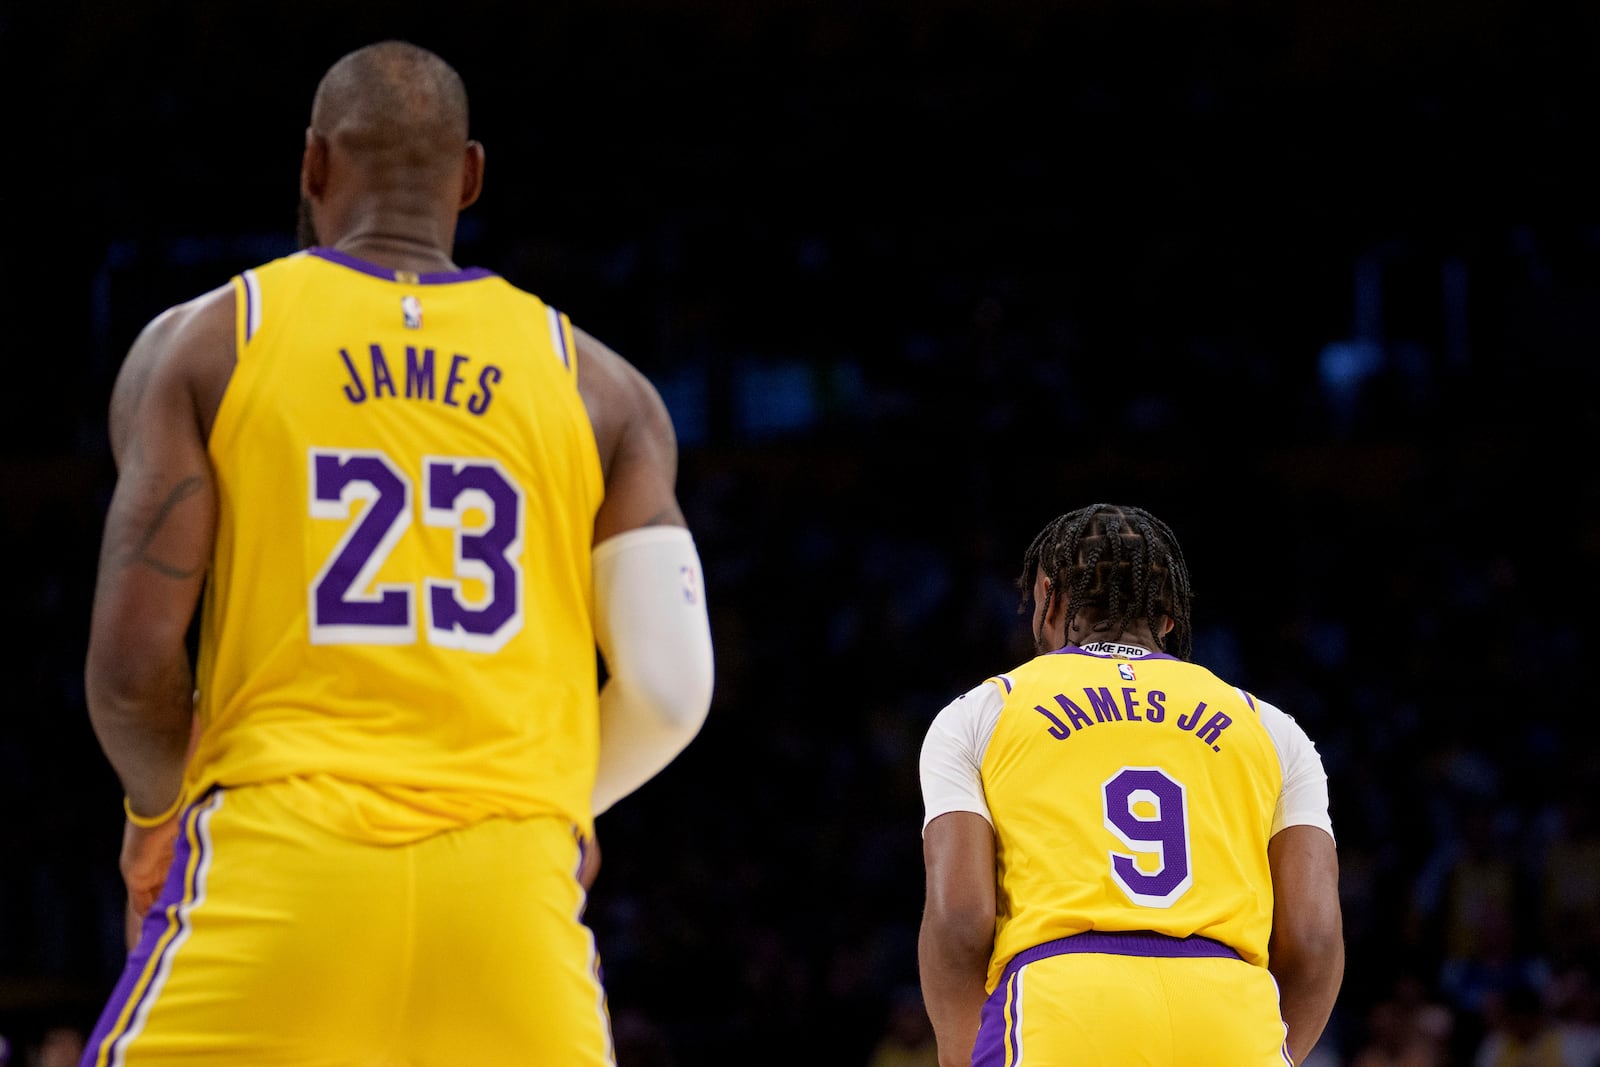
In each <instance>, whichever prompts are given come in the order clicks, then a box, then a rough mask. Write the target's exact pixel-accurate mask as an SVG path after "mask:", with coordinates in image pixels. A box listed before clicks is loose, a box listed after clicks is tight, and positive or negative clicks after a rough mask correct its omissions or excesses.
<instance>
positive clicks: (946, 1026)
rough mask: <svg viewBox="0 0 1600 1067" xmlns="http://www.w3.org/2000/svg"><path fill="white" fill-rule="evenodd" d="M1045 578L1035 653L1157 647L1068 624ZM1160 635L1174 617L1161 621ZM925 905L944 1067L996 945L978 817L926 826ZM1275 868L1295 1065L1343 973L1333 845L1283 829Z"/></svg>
mask: <svg viewBox="0 0 1600 1067" xmlns="http://www.w3.org/2000/svg"><path fill="white" fill-rule="evenodd" d="M1048 590H1049V581H1048V579H1046V578H1045V576H1044V575H1043V574H1042V573H1040V574H1038V575H1036V577H1035V581H1034V589H1033V604H1034V610H1033V634H1034V647H1035V649H1036V650H1037V652H1038V653H1039V654H1040V655H1045V654H1047V653H1049V652H1053V651H1055V650H1056V649H1058V648H1061V647H1062V646H1063V645H1065V644H1067V643H1068V641H1069V640H1070V641H1071V642H1072V643H1073V644H1082V643H1084V642H1085V641H1094V640H1100V641H1108V640H1109V641H1119V642H1123V643H1126V644H1137V645H1143V646H1144V647H1146V648H1154V647H1157V646H1156V643H1155V641H1153V640H1152V639H1151V635H1150V632H1149V629H1148V627H1137V628H1132V629H1129V630H1127V631H1124V632H1123V633H1122V634H1120V635H1113V634H1110V633H1106V632H1101V631H1099V630H1097V629H1096V628H1095V626H1094V624H1093V622H1092V620H1089V619H1087V618H1086V617H1085V615H1084V613H1077V614H1075V615H1074V616H1073V617H1072V618H1071V620H1070V621H1069V619H1068V617H1067V615H1068V608H1067V604H1066V603H1065V598H1058V599H1054V600H1051V601H1050V609H1049V612H1048V614H1046V612H1045V604H1046V601H1047V600H1049V598H1047V597H1046V595H1045V594H1046V593H1047V592H1048ZM1165 624H1166V625H1165V629H1164V630H1163V632H1164V633H1165V632H1166V631H1167V630H1170V629H1171V626H1172V620H1171V619H1167V620H1165ZM922 851H923V863H924V866H925V868H926V873H927V902H926V905H925V907H924V911H923V917H922V929H921V933H920V936H919V938H918V942H917V955H918V968H919V971H920V976H921V981H922V993H923V999H924V1001H925V1003H926V1005H927V1009H928V1017H929V1019H930V1020H931V1021H932V1022H933V1030H934V1035H935V1037H936V1038H937V1041H938V1046H939V1063H940V1065H941V1067H964V1065H966V1064H969V1063H970V1062H971V1060H972V1050H973V1047H974V1045H975V1044H976V1042H977V1038H978V1023H979V1019H980V1012H981V1011H982V1008H983V1002H984V998H985V992H984V983H985V978H986V975H987V971H988V966H989V958H990V955H991V954H992V952H993V949H994V924H995V884H994V881H995V841H994V831H993V829H992V828H991V827H990V826H989V823H988V821H987V820H985V819H984V818H983V816H981V815H978V814H976V813H975V812H969V811H952V812H947V813H945V814H943V815H940V816H939V817H938V818H936V819H934V820H933V821H932V822H930V823H929V824H928V826H927V828H926V830H924V832H923V839H922ZM1267 862H1268V865H1269V867H1270V869H1271V871H1272V889H1273V904H1274V906H1273V914H1272V934H1271V939H1270V941H1269V943H1268V949H1269V961H1270V962H1269V964H1268V970H1270V971H1271V972H1272V975H1273V977H1274V978H1275V979H1276V980H1277V982H1278V987H1279V994H1280V1006H1281V1010H1282V1014H1283V1020H1284V1023H1285V1024H1286V1026H1287V1027H1288V1043H1289V1049H1290V1052H1291V1053H1292V1054H1293V1056H1294V1059H1295V1062H1297V1063H1299V1062H1302V1061H1304V1060H1305V1058H1306V1057H1307V1056H1309V1055H1310V1053H1311V1050H1312V1049H1313V1048H1314V1047H1315V1046H1316V1043H1317V1041H1318V1039H1319V1038H1320V1037H1321V1036H1322V1031H1323V1029H1324V1028H1325V1027H1326V1026H1327V1023H1328V1017H1329V1016H1330V1015H1331V1014H1332V1012H1333V1005H1334V1001H1335V999H1336V998H1337V996H1338V993H1339V987H1340V984H1341V983H1342V981H1343V977H1344V932H1343V931H1344V927H1343V918H1342V916H1341V913H1340V907H1339V865H1338V856H1337V853H1336V851H1335V849H1334V842H1333V839H1332V838H1331V837H1329V836H1328V834H1327V833H1326V832H1324V831H1323V830H1322V829H1320V828H1318V827H1313V826H1290V827H1286V828H1285V829H1283V830H1282V831H1280V832H1279V833H1277V834H1276V835H1274V836H1273V838H1272V840H1271V841H1269V842H1268V844H1267Z"/></svg>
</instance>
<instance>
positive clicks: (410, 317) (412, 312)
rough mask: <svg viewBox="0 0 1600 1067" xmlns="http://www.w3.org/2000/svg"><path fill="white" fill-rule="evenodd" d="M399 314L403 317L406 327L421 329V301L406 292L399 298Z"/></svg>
mask: <svg viewBox="0 0 1600 1067" xmlns="http://www.w3.org/2000/svg"><path fill="white" fill-rule="evenodd" d="M400 315H401V317H402V318H404V319H405V322H406V329H408V330H420V329H422V301H420V300H418V299H417V298H416V297H414V296H412V295H411V294H409V293H407V294H406V295H405V296H402V297H401V298H400Z"/></svg>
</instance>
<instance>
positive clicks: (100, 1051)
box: [83, 791, 222, 1067]
mask: <svg viewBox="0 0 1600 1067" xmlns="http://www.w3.org/2000/svg"><path fill="white" fill-rule="evenodd" d="M221 802H222V793H221V792H220V791H218V792H215V793H213V794H211V796H209V797H207V798H206V800H204V801H202V802H198V803H195V804H191V805H190V806H189V807H188V808H187V809H185V810H184V813H183V828H182V829H181V830H180V831H179V833H178V840H177V842H176V843H175V845H174V848H173V855H172V866H171V867H169V868H168V869H167V882H166V885H164V886H162V888H161V895H160V896H159V897H157V898H156V902H155V904H153V905H152V906H151V908H150V910H149V911H148V912H146V913H145V917H144V923H143V926H142V928H141V930H140V933H139V943H138V944H137V945H135V946H134V947H133V951H132V952H130V953H129V954H128V962H127V964H126V965H125V966H124V967H123V971H122V977H121V978H120V979H118V980H117V986H116V988H115V989H114V990H113V991H112V993H111V999H110V1001H109V1002H107V1004H106V1007H105V1010H104V1011H103V1012H101V1013H100V1021H99V1022H97V1023H96V1024H95V1028H94V1032H93V1033H91V1034H90V1035H89V1040H88V1042H87V1043H86V1044H85V1045H84V1056H83V1063H84V1064H85V1065H86V1067H87V1065H97V1064H117V1063H121V1062H122V1051H123V1050H122V1048H121V1047H120V1046H122V1045H123V1043H124V1042H125V1041H126V1040H127V1038H128V1037H129V1036H130V1035H131V1034H133V1033H136V1032H137V1031H138V1030H140V1029H142V1028H143V1027H144V1012H145V1011H146V1010H147V1005H148V1003H149V1002H150V1001H151V1000H152V999H153V997H154V996H155V995H157V994H158V993H159V992H160V987H161V986H162V985H164V984H165V981H166V971H167V968H168V967H170V965H171V960H172V956H173V954H174V953H175V952H176V951H177V948H178V946H180V945H182V944H183V942H184V941H185V940H187V933H188V926H189V915H188V910H189V907H190V906H192V905H193V903H194V901H195V900H196V898H197V897H198V896H199V895H200V894H202V893H203V892H204V891H205V887H204V883H205V876H206V868H207V866H208V865H209V862H208V861H209V859H210V857H209V855H208V854H207V850H206V841H207V834H206V833H205V830H204V827H202V826H199V825H198V824H199V822H200V820H202V819H205V820H206V821H207V822H209V821H210V820H209V818H208V817H209V816H210V814H211V813H212V812H213V811H215V810H216V808H217V805H218V804H220V803H221ZM191 841H193V842H198V844H199V854H198V859H197V860H196V862H194V863H191V862H190V860H191V859H192V858H194V857H195V855H196V853H195V846H194V844H192V843H191ZM191 868H192V873H191ZM169 912H170V913H171V915H172V918H171V919H170V920H169V919H168V913H169ZM169 927H170V928H172V931H173V932H172V936H171V937H169V938H167V940H166V943H165V944H164V945H162V946H161V953H160V954H159V955H158V956H156V957H155V958H154V959H152V958H151V953H152V952H154V951H155V947H156V946H157V945H158V944H161V939H162V936H163V935H164V934H166V932H167V930H168V929H169ZM136 991H137V993H138V999H137V1001H136V1002H135V1003H134V1004H133V1006H132V1009H131V1010H130V1011H129V1012H128V1018H127V1021H126V1023H124V1024H123V1026H122V1027H121V1028H118V1027H117V1020H118V1019H119V1018H120V1017H121V1016H122V1012H123V1008H124V1007H126V1006H127V1005H128V1002H129V1000H130V999H131V998H132V997H133V996H134V993H135V992H136Z"/></svg>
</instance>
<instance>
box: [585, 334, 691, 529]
mask: <svg viewBox="0 0 1600 1067" xmlns="http://www.w3.org/2000/svg"><path fill="white" fill-rule="evenodd" d="M572 333H573V337H574V338H575V339H576V341H577V346H578V390H579V392H580V393H581V394H582V396H583V403H584V406H585V408H587V409H588V412H589V422H590V425H592V426H593V427H594V437H595V445H596V447H597V448H598V449H599V451H600V467H601V470H602V471H603V472H604V474H605V483H606V492H605V498H604V499H603V500H602V501H601V503H600V510H599V512H598V513H596V515H595V520H594V543H595V544H596V545H598V544H600V543H602V542H603V541H605V540H607V539H608V538H611V537H614V536H616V535H617V534H619V533H625V532H626V531H628V530H633V529H637V528H639V527H641V526H683V525H685V524H684V521H683V512H682V510H681V509H679V507H678V497H677V481H678V439H677V437H676V435H675V434H674V433H673V431H672V419H671V417H670V416H669V415H668V414H667V407H666V405H665V404H663V403H662V402H661V396H660V394H658V393H657V392H656V390H655V387H654V386H652V385H651V384H650V382H649V380H648V379H647V378H645V376H644V375H643V374H640V373H639V371H638V370H637V369H635V368H634V367H633V366H632V365H631V364H629V363H628V362H627V361H626V360H624V359H623V358H622V357H621V356H619V355H617V354H616V353H615V352H613V351H611V349H609V348H607V347H606V346H605V345H603V344H601V343H600V342H599V341H596V340H595V339H594V338H593V337H590V336H589V335H588V334H586V333H584V332H583V331H582V330H580V329H578V328H577V327H573V330H572Z"/></svg>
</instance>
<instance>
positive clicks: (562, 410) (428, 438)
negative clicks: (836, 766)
mask: <svg viewBox="0 0 1600 1067" xmlns="http://www.w3.org/2000/svg"><path fill="white" fill-rule="evenodd" d="M483 169H484V151H483V148H482V147H481V146H480V145H479V144H478V143H477V142H475V141H471V140H469V139H468V136H467V100H466V94H465V91H464V89H463V87H462V83H461V79H460V78H459V77H458V76H457V74H456V72H455V71H454V70H452V69H451V68H450V67H449V66H448V65H446V64H445V63H444V62H443V61H442V60H441V59H439V58H438V57H437V56H435V55H433V54H432V53H429V52H427V51H424V50H422V49H420V48H417V47H414V46H412V45H409V44H405V43H402V42H394V41H390V42H384V43H380V44H376V45H373V46H370V47H367V48H363V49H361V50H359V51H356V52H353V53H351V54H350V55H347V56H345V57H344V58H343V59H341V60H339V61H338V62H337V63H336V64H334V66H333V67H332V68H331V69H330V70H329V71H328V73H327V75H326V76H325V77H324V78H323V80H322V82H321V84H320V85H319V87H318V89H317V92H316V97H315V100H314V103H313V106H312V112H311V124H310V128H309V129H308V130H307V133H306V143H305V153H304V157H303V162H302V167H301V190H302V193H303V205H302V229H303V231H305V232H304V233H303V240H305V242H306V243H307V244H308V245H309V246H310V247H309V248H308V249H307V250H306V251H303V252H301V253H299V254H297V255H293V256H290V257H288V258H286V259H281V260H278V261H275V262H272V263H268V264H265V265H263V266H261V267H258V268H256V269H254V270H248V271H245V272H244V273H243V274H242V275H241V276H239V277H237V278H234V279H233V280H232V282H231V283H230V284H228V285H226V286H224V287H222V288H220V289H218V290H216V291H213V292H211V293H207V294H206V295H204V296H201V297H200V298H198V299H197V300H194V301H192V302H190V303H188V304H184V305H182V306H180V307H177V308H175V309H173V310H170V311H168V312H167V313H165V314H163V315H161V316H160V317H159V318H157V319H156V320H155V321H154V322H152V323H151V324H150V326H149V327H147V328H146V330H145V331H144V332H143V334H142V335H141V336H140V337H139V339H138V340H137V342H136V343H135V344H134V346H133V348H132V351H131V352H130V353H129V355H128V357H127V361H126V363H125V365H124V367H123V369H122V371H121V373H120V375H119V378H118V381H117V384H116V388H115V390H114V394H113V397H112V402H111V413H110V435H111V441H112V446H113V450H114V453H115V457H116V460H117V465H118V478H117V485H116V491H115V495H114V497H113V499H112V502H111V506H110V511H109V514H108V516H107V520H106V529H105V538H104V546H103V549H102V555H101V561H100V570H99V579H98V587H97V590H96V595H95V604H94V615H93V622H92V632H91V638H90V646H89V655H88V664H87V681H88V692H89V708H90V715H91V717H92V720H93V724H94V727H95V730H96V733H97V735H98V737H99V739H100V742H101V744H102V746H103V747H104V750H105V753H106V755H107V757H108V758H109V760H110V762H111V764H112V766H113V767H114V769H115V770H116V772H117V774H118V776H119V778H120V779H121V782H122V785H123V787H124V789H125V791H126V795H127V796H126V808H127V828H126V832H125V840H124V848H123V854H122V866H123V871H124V874H125V877H126V879H127V882H128V889H129V893H130V896H131V899H132V902H133V904H134V905H135V907H136V908H137V909H138V911H139V912H140V913H141V914H142V915H143V916H144V919H143V927H142V935H141V937H140V938H139V940H138V943H137V945H136V947H135V948H134V950H133V951H132V952H131V953H130V957H129V960H128V965H127V969H126V971H125V973H124V975H123V977H122V980H121V983H120V984H119V985H118V987H117V988H116V990H115V992H114V993H113V994H112V997H111V1000H110V1003H109V1004H108V1005H107V1007H106V1008H105V1010H104V1013H103V1015H102V1017H101V1019H100V1023H99V1026H98V1027H97V1029H96V1030H95V1032H94V1034H93V1036H92V1038H91V1040H90V1042H89V1048H88V1050H87V1051H86V1054H85V1058H84V1063H86V1064H94V1065H109V1064H132V1065H135V1067H138V1065H146V1064H148V1065H157V1064H171V1063H178V1062H180V1061H181V1062H183V1063H197V1062H198V1063H218V1064H220V1063H227V1064H296V1065H313V1064H400V1063H404V1064H410V1065H418V1067H421V1065H428V1064H465V1063H471V1064H512V1063H515V1064H529V1063H550V1064H554V1063H560V1064H586V1065H592V1064H604V1063H609V1062H611V1058H612V1057H611V1052H610V1035H609V1023H608V1021H607V1017H606V1009H605V1002H604V997H603V994H602V991H601V987H600V985H599V981H598V978H597V972H596V966H595V960H594V947H593V942H592V939H591V937H590V935H589V932H588V931H587V929H586V928H585V927H584V926H583V925H582V923H581V921H580V919H579V915H580V912H581V910H582V907H583V902H584V891H583V887H582V886H581V885H580V883H579V880H578V877H577V872H578V871H579V867H580V862H582V859H581V854H582V853H583V852H584V851H585V846H586V843H587V842H589V841H590V839H591V836H592V832H593V830H592V828H593V819H594V815H595V813H597V812H600V811H604V810H605V809H606V808H607V807H608V806H609V805H611V804H612V803H614V802H615V801H616V800H618V799H619V798H620V797H623V796H625V795H627V794H628V793H629V792H631V791H632V790H633V789H635V788H637V787H638V786H639V785H640V784H641V783H643V782H644V781H646V780H647V779H649V778H650V777H651V776H653V775H654V774H655V773H656V772H658V771H659V770H660V769H661V768H662V767H663V766H665V765H666V764H667V763H668V762H669V761H670V760H671V759H672V758H673V757H674V756H675V755H676V754H677V753H678V752H679V751H681V750H682V749H683V747H684V746H686V745H687V744H688V743H689V742H690V740H691V739H692V738H693V737H694V735H695V734H696V732H697V731H698V729H699V727H700V725H701V723H702V721H703V719H704V717H705V714H706V711H707V709H708V707H709V704H710V697H711V684H712V654H711V644H710V633H709V627H708V624H707V616H706V609H705V603H704V600H703V598H702V592H701V587H700V579H699V574H700V563H699V560H698V558H697V554H696V551H695V547H694V542H693V540H692V539H691V537H690V535H689V532H688V530H687V529H686V528H685V525H684V520H683V515H682V513H681V512H680V510H679V507H678V503H677V501H676V497H675V490H674V482H675V478H676V467H677V458H676V444H675V440H674V436H673V432H672V427H671V424H670V420H669V418H668V415H667V412H666V410H665V408H664V406H663V405H662V403H661V400H660V398H659V396H658V395H657V394H656V393H655V391H654V390H653V389H652V388H651V386H650V385H649V384H648V383H647V381H646V380H645V378H644V377H643V376H642V375H641V374H640V373H639V372H638V371H636V370H635V369H634V368H632V367H631V366H630V365H629V364H628V363H626V362H624V361H623V360H622V359H621V358H620V357H619V356H617V355H616V354H614V353H612V352H611V351H609V350H607V348H606V347H605V346H604V345H602V344H600V343H599V342H598V341H596V340H594V339H593V338H591V337H589V336H587V335H586V334H584V333H583V332H582V331H580V330H578V329H576V328H575V327H574V326H573V325H572V324H571V323H570V322H569V321H568V320H567V318H566V317H565V316H564V315H562V314H561V313H560V312H558V311H556V310H555V309H554V308H551V307H548V306H546V305H545V304H543V303H542V302H540V301H539V300H538V299H537V298H536V297H534V296H532V295H530V294H528V293H525V292H521V291H519V290H518V289H516V288H513V287H512V286H511V285H510V284H508V283H507V282H506V281H504V280H503V279H501V278H499V277H497V276H495V275H493V274H490V273H489V272H487V271H485V270H481V269H462V268H460V267H458V266H457V265H456V264H455V263H454V262H453V261H452V259H451V254H452V247H453V243H454V234H455V226H456V218H457V215H458V213H459V212H460V211H461V210H462V209H464V208H466V207H467V206H468V205H470V204H471V203H472V202H473V201H474V200H475V199H476V198H477V196H478V193H479V190H480V188H481V187H482V182H483ZM202 585H204V593H205V595H204V609H203V615H202V620H201V626H200V654H199V660H198V664H197V666H196V668H195V673H194V675H193V676H191V673H190V665H189V663H188V660H187V656H186V653H185V634H186V630H187V628H188V626H189V623H190V619H191V615H192V613H193V612H194V610H195V607H196V604H197V601H198V599H199V597H200V594H201V589H202ZM597 645H598V648H599V650H600V652H601V653H602V655H603V656H604V660H605V664H606V668H607V676H608V677H607V681H606V683H605V686H604V688H603V690H601V689H600V686H599V677H598V675H599V671H598V665H597V662H596V648H597ZM597 690H598V693H597ZM191 715H193V717H194V718H195V720H196V721H197V723H198V725H197V732H196V734H195V736H194V739H193V745H194V747H193V754H192V756H191V757H189V758H187V759H186V758H185V754H186V749H187V747H188V745H189V741H190V732H191ZM591 854H592V853H591Z"/></svg>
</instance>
